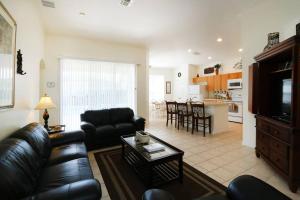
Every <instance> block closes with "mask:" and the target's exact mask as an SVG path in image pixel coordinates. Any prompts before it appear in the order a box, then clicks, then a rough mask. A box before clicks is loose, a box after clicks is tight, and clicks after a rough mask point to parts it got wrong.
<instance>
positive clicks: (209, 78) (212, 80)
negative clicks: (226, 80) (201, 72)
mask: <svg viewBox="0 0 300 200" xmlns="http://www.w3.org/2000/svg"><path fill="white" fill-rule="evenodd" d="M207 90H208V91H209V92H212V91H214V90H215V77H214V76H207Z"/></svg>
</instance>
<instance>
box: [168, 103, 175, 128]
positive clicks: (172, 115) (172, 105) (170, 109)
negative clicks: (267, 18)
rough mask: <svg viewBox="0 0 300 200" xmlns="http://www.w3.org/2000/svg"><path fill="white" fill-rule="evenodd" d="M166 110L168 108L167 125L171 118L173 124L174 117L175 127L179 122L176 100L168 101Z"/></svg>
mask: <svg viewBox="0 0 300 200" xmlns="http://www.w3.org/2000/svg"><path fill="white" fill-rule="evenodd" d="M166 110H167V123H166V126H168V125H169V120H171V124H173V119H174V120H175V127H176V123H177V114H178V112H177V103H176V101H166Z"/></svg>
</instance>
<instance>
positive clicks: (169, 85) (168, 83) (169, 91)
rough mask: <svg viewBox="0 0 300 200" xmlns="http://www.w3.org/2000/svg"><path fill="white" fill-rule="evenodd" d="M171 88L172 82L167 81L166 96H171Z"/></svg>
mask: <svg viewBox="0 0 300 200" xmlns="http://www.w3.org/2000/svg"><path fill="white" fill-rule="evenodd" d="M171 91H172V88H171V81H166V94H171V93H172V92H171Z"/></svg>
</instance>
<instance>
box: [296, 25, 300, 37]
mask: <svg viewBox="0 0 300 200" xmlns="http://www.w3.org/2000/svg"><path fill="white" fill-rule="evenodd" d="M296 35H298V36H300V23H299V24H297V25H296Z"/></svg>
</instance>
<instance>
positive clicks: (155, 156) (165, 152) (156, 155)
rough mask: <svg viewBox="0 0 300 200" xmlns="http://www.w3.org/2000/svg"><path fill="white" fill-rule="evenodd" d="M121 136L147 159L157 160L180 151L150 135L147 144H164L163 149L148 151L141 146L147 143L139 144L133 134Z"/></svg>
mask: <svg viewBox="0 0 300 200" xmlns="http://www.w3.org/2000/svg"><path fill="white" fill-rule="evenodd" d="M122 138H123V140H124V141H125V142H126V143H127V144H128V145H130V146H131V147H132V148H134V149H135V150H136V151H137V152H138V153H140V154H141V155H142V156H143V157H144V158H145V159H147V160H148V161H153V160H157V159H160V158H165V157H168V156H171V155H175V154H178V153H181V152H179V151H177V150H176V149H173V148H171V147H169V146H167V145H166V144H165V143H164V142H160V141H158V140H156V139H155V138H153V137H152V136H150V141H149V143H148V144H153V143H159V144H161V145H163V146H164V150H162V151H158V152H153V153H149V152H147V151H146V150H145V149H144V148H143V146H145V145H148V144H141V143H138V142H136V141H135V136H133V135H131V136H122Z"/></svg>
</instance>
